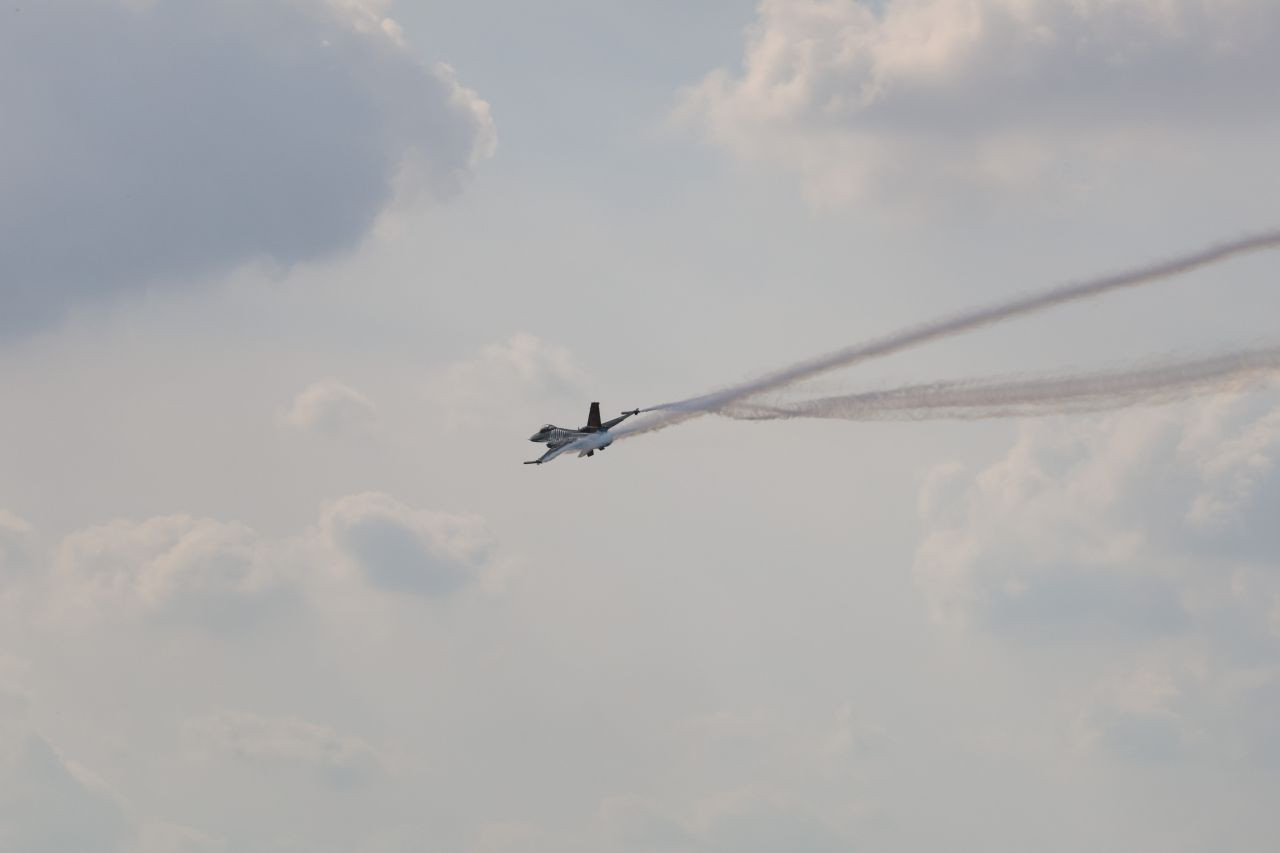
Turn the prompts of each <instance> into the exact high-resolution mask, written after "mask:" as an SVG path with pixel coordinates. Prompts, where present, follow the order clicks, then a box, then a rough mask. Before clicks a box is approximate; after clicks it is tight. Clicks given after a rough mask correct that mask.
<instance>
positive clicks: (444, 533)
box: [323, 492, 490, 596]
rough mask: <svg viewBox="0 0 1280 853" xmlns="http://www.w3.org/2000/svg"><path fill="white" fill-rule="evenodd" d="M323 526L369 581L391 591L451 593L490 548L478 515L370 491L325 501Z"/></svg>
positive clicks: (472, 576)
mask: <svg viewBox="0 0 1280 853" xmlns="http://www.w3.org/2000/svg"><path fill="white" fill-rule="evenodd" d="M323 527H324V531H325V534H326V535H327V537H328V539H329V541H330V542H331V543H332V544H333V546H334V547H335V548H336V549H337V550H338V551H339V552H340V553H342V554H344V555H345V556H346V557H347V558H348V559H350V560H351V561H352V563H354V565H355V566H356V567H357V568H358V569H359V570H360V572H361V574H362V575H363V576H364V577H365V578H366V579H367V580H368V581H369V582H370V583H372V584H373V585H374V586H377V587H380V588H383V589H386V590H388V591H391V592H413V593H418V594H421V595H427V596H444V595H448V594H450V593H453V592H455V591H457V590H459V589H461V588H462V587H463V586H465V585H467V584H468V583H470V582H471V581H472V580H474V579H475V576H476V574H477V573H478V571H479V569H480V567H481V566H482V565H484V563H485V561H486V560H487V558H488V555H489V550H490V536H489V533H488V529H487V526H486V525H485V523H484V520H483V519H481V518H480V517H478V516H462V515H451V514H449V513H441V512H430V511H423V510H415V509H411V508H410V507H407V506H405V505H404V504H402V503H400V502H398V501H396V500H394V499H393V498H390V497H388V496H387V495H382V494H377V493H373V492H369V493H365V494H360V495H352V496H350V497H346V498H343V499H342V500H339V501H336V502H335V503H333V504H332V505H330V506H329V507H328V509H327V510H326V511H325V514H324V523H323Z"/></svg>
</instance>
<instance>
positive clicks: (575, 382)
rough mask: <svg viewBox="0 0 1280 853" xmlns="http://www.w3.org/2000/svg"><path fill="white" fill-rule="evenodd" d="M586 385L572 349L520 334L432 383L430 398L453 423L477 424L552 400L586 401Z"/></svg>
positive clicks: (452, 367) (488, 347) (449, 369)
mask: <svg viewBox="0 0 1280 853" xmlns="http://www.w3.org/2000/svg"><path fill="white" fill-rule="evenodd" d="M585 382H586V374H585V373H584V371H583V370H582V368H581V367H579V366H578V364H577V362H576V360H575V359H574V357H573V354H572V353H571V352H570V351H569V349H568V348H566V347H563V346H561V345H559V344H554V343H550V342H548V341H544V340H542V339H541V338H539V337H537V336H536V335H531V334H528V333H526V332H518V333H516V334H514V335H512V336H511V337H510V338H508V339H507V340H505V341H500V342H498V343H493V344H488V345H486V346H485V347H483V348H482V349H481V350H480V352H479V353H477V354H476V355H475V356H474V357H472V358H468V359H464V360H462V361H459V362H456V363H454V364H452V365H450V366H449V367H447V368H446V369H445V370H443V371H441V372H440V373H438V374H437V375H436V376H434V377H432V378H431V380H430V382H429V385H428V393H429V394H430V396H431V398H432V399H433V401H434V402H436V403H437V404H438V405H439V406H440V407H441V408H442V409H444V410H446V411H447V412H448V414H449V416H450V417H452V418H458V419H461V420H468V421H475V420H488V419H489V418H492V417H493V416H494V415H495V414H498V413H499V412H501V411H509V410H510V409H511V407H512V406H513V405H515V404H524V403H528V402H529V401H531V400H537V401H543V400H545V398H546V397H548V396H566V397H567V396H574V397H575V398H576V400H581V390H580V389H581V388H582V386H583V385H584V384H585Z"/></svg>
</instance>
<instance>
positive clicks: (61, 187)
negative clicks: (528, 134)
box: [0, 0, 495, 333]
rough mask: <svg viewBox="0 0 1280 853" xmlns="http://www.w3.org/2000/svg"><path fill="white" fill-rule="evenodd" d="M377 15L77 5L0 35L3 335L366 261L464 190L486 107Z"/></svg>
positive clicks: (10, 23) (237, 1)
mask: <svg viewBox="0 0 1280 853" xmlns="http://www.w3.org/2000/svg"><path fill="white" fill-rule="evenodd" d="M381 5H382V4H378V3H372V2H365V0H253V2H250V1H249V0H211V2H202V3H185V2H178V0H154V2H146V3H137V2H126V0H67V2H61V3H34V4H26V5H24V6H23V7H22V8H21V9H15V10H13V11H12V13H9V14H6V19H5V25H4V27H2V28H0V80H4V81H5V84H4V85H0V113H3V115H4V116H5V133H4V134H3V137H2V138H0V296H2V297H3V299H4V303H5V310H4V312H3V313H0V333H3V332H12V331H14V330H15V329H25V328H30V327H32V326H33V325H36V324H39V323H42V322H46V321H48V320H49V319H50V318H52V317H54V316H56V315H57V314H58V313H60V312H61V311H62V310H63V309H64V308H65V306H66V304H67V303H68V302H70V301H72V300H75V299H78V298H83V297H86V296H94V295H101V294H103V293H107V292H112V291H118V290H121V289H125V288H134V287H138V286H140V285H143V284H145V283H148V282H154V281H161V280H177V279H190V278H193V277H199V276H201V275H205V274H209V273H215V272H217V271H220V270H225V269H228V268H230V267H233V266H235V265H238V264H241V263H244V262H247V261H251V260H256V259H270V260H272V261H274V262H276V263H280V264H292V263H296V262H300V261H306V260H309V259H314V258H320V257H323V256H326V255H328V254H330V253H333V252H335V251H339V250H342V249H344V248H348V247H351V246H353V245H354V244H356V243H357V242H358V241H359V240H360V239H361V237H362V236H363V235H364V234H365V233H366V232H367V230H368V229H369V227H370V226H371V224H372V223H373V222H374V220H375V218H376V217H377V216H378V214H379V213H380V212H381V211H382V210H383V209H384V208H385V207H386V206H387V204H388V202H389V201H390V200H391V199H392V197H393V195H394V194H395V193H396V192H398V191H400V190H401V189H404V183H405V181H406V180H408V179H409V178H412V179H413V181H414V182H416V184H417V185H418V186H419V188H422V189H425V190H426V191H427V192H429V193H431V194H433V195H437V196H438V195H443V194H448V193H451V192H453V191H454V190H456V189H457V187H458V186H459V184H460V182H461V181H462V180H463V179H464V178H465V176H466V175H467V173H468V172H469V171H470V170H471V168H472V167H473V166H474V165H475V164H476V163H477V162H478V161H479V160H481V159H483V158H484V157H486V156H488V155H489V154H490V153H491V152H492V150H493V146H494V138H495V137H494V130H493V124H492V122H491V120H490V117H489V110H488V105H487V104H486V103H485V102H484V101H482V100H480V99H479V98H478V97H477V95H476V94H475V93H474V92H472V91H470V90H468V89H466V88H464V87H463V86H461V85H460V84H459V83H458V82H457V80H456V79H455V77H454V73H453V71H452V70H451V69H449V68H448V67H445V66H435V67H428V66H424V65H423V64H421V63H420V62H419V61H418V60H417V59H416V58H415V57H414V56H413V54H412V52H411V51H410V50H409V49H408V47H407V46H406V45H405V44H404V37H403V33H402V32H401V29H400V27H399V25H398V24H396V23H395V22H394V21H391V20H389V19H387V18H385V16H383V15H382V13H381V9H380V7H381Z"/></svg>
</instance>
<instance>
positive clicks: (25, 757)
mask: <svg viewBox="0 0 1280 853" xmlns="http://www.w3.org/2000/svg"><path fill="white" fill-rule="evenodd" d="M2 746H3V749H0V850H5V851H15V853H16V851H22V853H64V852H65V851H69V850H93V851H101V853H112V851H121V853H123V851H126V850H131V849H132V842H133V840H134V837H135V832H136V828H135V827H134V825H133V823H132V821H131V820H130V819H129V818H128V817H127V816H126V814H125V812H124V810H123V809H122V807H121V806H120V804H119V803H118V802H117V801H116V799H115V798H114V797H113V796H112V795H111V794H110V793H109V792H107V791H106V790H105V789H104V788H103V787H102V783H101V782H99V781H97V780H95V779H94V778H93V777H92V776H90V775H88V774H87V773H85V772H84V771H83V770H82V769H80V768H78V767H76V766H75V765H73V764H69V763H68V762H66V761H65V760H64V759H63V758H62V757H61V756H60V755H58V753H57V752H55V751H54V749H53V747H52V746H50V745H49V743H48V742H47V741H45V740H44V739H43V738H41V737H38V736H35V735H28V736H26V737H22V738H16V739H13V740H12V741H11V742H9V743H7V744H3V745H2Z"/></svg>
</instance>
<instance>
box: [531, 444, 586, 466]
mask: <svg viewBox="0 0 1280 853" xmlns="http://www.w3.org/2000/svg"><path fill="white" fill-rule="evenodd" d="M574 441H577V439H570V440H568V441H560V442H556V443H554V444H549V445H547V452H546V453H544V454H542V455H541V456H539V457H538V458H537V459H530V460H529V461H528V462H526V463H524V464H526V465H541V464H542V463H543V462H550V461H551V460H552V459H555V458H556V457H557V456H559V455H560V454H561V453H564V452H565V451H566V450H568V449H569V446H570V445H572V444H573V443H574Z"/></svg>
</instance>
